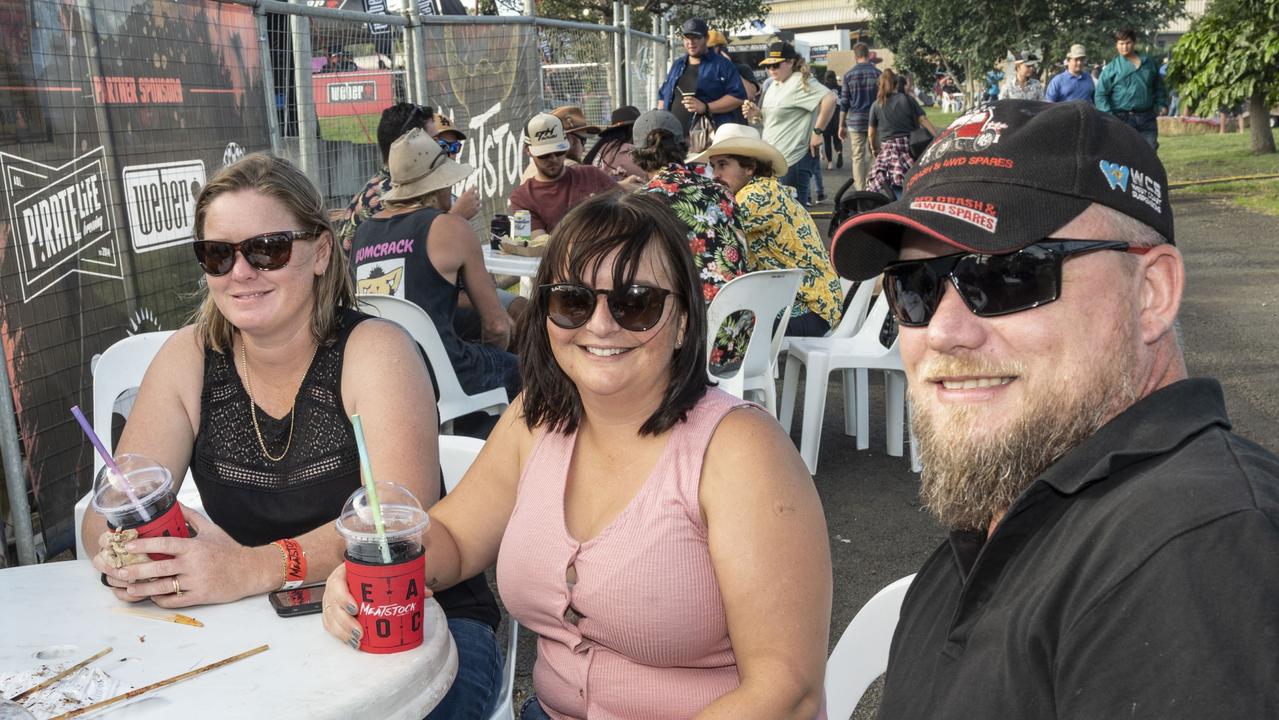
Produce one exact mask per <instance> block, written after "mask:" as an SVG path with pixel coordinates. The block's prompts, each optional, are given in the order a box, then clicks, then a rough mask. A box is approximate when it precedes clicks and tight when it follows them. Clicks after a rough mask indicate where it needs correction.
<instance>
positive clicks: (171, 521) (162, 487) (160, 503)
mask: <svg viewBox="0 0 1279 720" xmlns="http://www.w3.org/2000/svg"><path fill="white" fill-rule="evenodd" d="M116 466H117V467H118V468H119V469H120V476H115V475H114V474H113V473H112V471H111V468H108V467H103V468H102V469H101V470H99V471H98V475H97V477H96V478H94V480H93V499H92V500H91V501H90V504H91V505H92V506H93V509H94V510H96V511H97V512H99V513H101V514H102V515H103V516H104V517H105V518H106V519H107V525H108V526H109V527H110V528H111V529H112V530H137V531H138V537H140V538H150V537H191V532H190V529H189V528H188V527H187V521H186V518H185V517H183V515H182V508H181V507H180V506H179V505H178V499H177V496H175V495H174V494H173V476H172V475H170V474H169V469H168V468H166V467H164V466H163V465H161V464H160V463H157V462H156V461H154V460H152V459H150V458H148V457H146V456H143V455H136V454H133V453H126V454H124V455H120V456H119V457H117V458H116ZM121 476H123V477H121ZM126 482H127V483H128V485H129V487H131V488H132V489H133V495H134V497H136V498H137V500H138V502H137V504H134V502H133V499H132V498H130V497H129V494H128V492H127V491H126V490H125V483H126ZM139 505H140V506H141V509H139ZM143 511H145V512H143ZM149 557H150V558H151V559H152V560H168V559H169V558H171V557H173V556H172V555H161V554H158V553H152V554H150V555H149Z"/></svg>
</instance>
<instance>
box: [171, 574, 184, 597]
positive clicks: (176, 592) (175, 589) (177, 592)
mask: <svg viewBox="0 0 1279 720" xmlns="http://www.w3.org/2000/svg"><path fill="white" fill-rule="evenodd" d="M173 594H174V595H178V596H179V597H180V596H181V595H182V586H181V585H179V584H178V576H177V575H174V576H173Z"/></svg>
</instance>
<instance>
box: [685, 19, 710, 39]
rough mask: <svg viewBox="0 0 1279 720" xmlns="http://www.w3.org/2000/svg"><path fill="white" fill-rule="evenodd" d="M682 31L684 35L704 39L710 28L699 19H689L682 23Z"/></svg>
mask: <svg viewBox="0 0 1279 720" xmlns="http://www.w3.org/2000/svg"><path fill="white" fill-rule="evenodd" d="M682 30H683V33H684V34H685V35H696V36H697V37H706V36H707V34H709V33H710V31H711V27H710V26H709V25H707V24H706V21H705V20H703V19H701V18H689V19H687V20H685V21H684V27H683V29H682Z"/></svg>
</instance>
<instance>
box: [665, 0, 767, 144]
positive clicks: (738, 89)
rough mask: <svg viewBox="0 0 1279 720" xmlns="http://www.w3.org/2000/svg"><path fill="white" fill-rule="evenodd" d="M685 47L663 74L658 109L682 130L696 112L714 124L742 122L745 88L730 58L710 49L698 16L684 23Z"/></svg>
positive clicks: (716, 125)
mask: <svg viewBox="0 0 1279 720" xmlns="http://www.w3.org/2000/svg"><path fill="white" fill-rule="evenodd" d="M682 29H683V32H684V50H686V51H687V52H688V54H687V55H685V56H683V57H681V58H679V59H677V60H676V61H675V62H674V63H673V64H672V65H671V71H670V72H669V73H668V74H667V75H666V82H664V83H662V89H661V91H659V93H658V96H657V97H658V100H657V108H658V109H659V110H669V111H670V112H671V114H672V115H674V116H675V118H676V119H677V120H679V121H680V123H682V124H683V126H684V127H685V129H687V128H689V127H690V126H691V125H692V122H693V118H694V117H695V116H696V115H699V114H710V116H711V120H713V121H714V122H715V127H719V126H720V125H723V124H724V123H727V122H737V123H740V122H743V119H742V112H741V107H742V103H743V102H745V100H746V88H745V86H743V85H742V77H741V75H740V74H739V73H738V71H737V66H736V65H734V64H733V61H732V60H729V59H728V58H726V57H724V56H723V55H720V54H719V53H716V52H711V51H710V50H709V48H708V47H707V39H706V36H707V35H708V34H709V33H710V27H709V26H707V24H706V21H705V20H703V19H701V18H691V19H690V20H688V21H687V22H685V23H684V27H683V28H682Z"/></svg>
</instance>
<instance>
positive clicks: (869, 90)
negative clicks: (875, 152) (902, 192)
mask: <svg viewBox="0 0 1279 720" xmlns="http://www.w3.org/2000/svg"><path fill="white" fill-rule="evenodd" d="M853 59H855V60H856V61H857V64H855V65H853V69H852V70H849V71H848V72H846V73H844V80H843V82H842V83H840V91H839V139H840V140H844V141H845V142H847V143H848V146H849V153H850V155H851V158H852V163H851V164H852V166H853V187H854V189H857V190H865V189H866V181H867V179H868V178H869V177H870V166H871V150H870V146H868V145H867V144H866V126H867V123H868V117H869V115H870V106H871V104H872V103H874V102H875V90H876V86H877V85H878V84H879V70H878V69H877V68H876V67H875V60H872V59H871V57H870V46H868V45H867V44H866V43H864V42H859V43H857V44H856V45H853ZM876 59H877V58H876Z"/></svg>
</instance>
